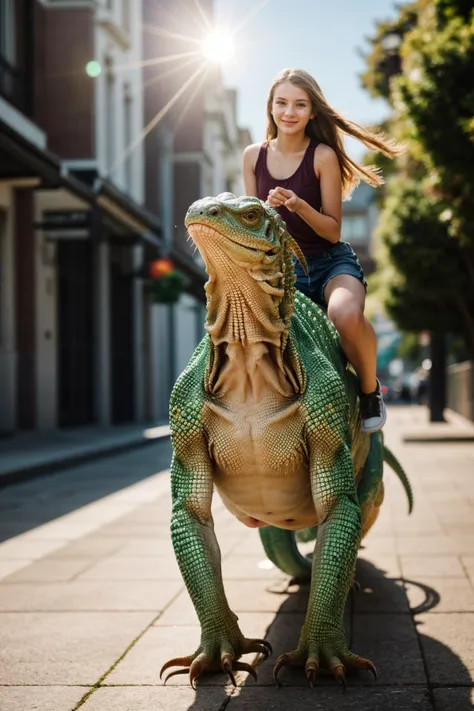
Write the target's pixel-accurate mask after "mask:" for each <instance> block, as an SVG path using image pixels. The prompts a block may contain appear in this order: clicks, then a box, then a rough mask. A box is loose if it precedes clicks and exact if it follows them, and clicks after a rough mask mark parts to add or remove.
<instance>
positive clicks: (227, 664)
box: [222, 662, 237, 686]
mask: <svg viewBox="0 0 474 711" xmlns="http://www.w3.org/2000/svg"><path fill="white" fill-rule="evenodd" d="M222 669H223V671H224V672H225V673H226V674H228V675H229V677H230V680H231V682H232V684H233V685H234V686H237V684H236V683H235V676H234V675H233V674H232V666H231V664H230V662H225V663H224V664H223V665H222Z"/></svg>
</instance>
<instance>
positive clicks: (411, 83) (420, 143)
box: [394, 0, 474, 288]
mask: <svg viewBox="0 0 474 711" xmlns="http://www.w3.org/2000/svg"><path fill="white" fill-rule="evenodd" d="M420 4H421V11H420V13H419V21H418V25H417V26H416V27H415V28H414V29H413V30H412V31H411V32H410V33H408V35H407V36H406V38H405V41H404V43H403V45H402V57H403V67H404V71H403V74H402V75H400V76H399V77H397V78H396V79H395V80H394V99H395V107H396V110H397V114H398V116H399V118H400V120H401V123H402V124H403V127H404V130H405V138H406V140H407V141H408V143H409V147H410V151H411V152H412V154H413V155H414V157H415V158H417V159H419V160H420V161H422V162H423V163H424V164H425V166H426V169H427V171H429V172H430V178H431V190H432V192H433V194H435V195H436V196H437V197H438V199H439V200H440V201H444V202H445V204H446V208H447V209H448V210H449V211H450V212H451V217H450V222H449V232H450V234H451V235H453V236H455V237H456V238H457V239H459V240H460V241H461V242H463V243H471V244H473V245H474V181H473V180H472V175H473V170H472V166H473V165H474V8H473V7H472V3H471V11H470V13H468V11H467V3H465V2H448V0H437V1H435V2H432V1H431V2H426V1H425V2H421V3H420ZM473 277H474V261H473ZM472 287H473V288H474V281H473V284H472Z"/></svg>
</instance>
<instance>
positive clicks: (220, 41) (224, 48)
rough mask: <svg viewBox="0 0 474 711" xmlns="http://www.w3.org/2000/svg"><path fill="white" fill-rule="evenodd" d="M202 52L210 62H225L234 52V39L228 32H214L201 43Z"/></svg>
mask: <svg viewBox="0 0 474 711" xmlns="http://www.w3.org/2000/svg"><path fill="white" fill-rule="evenodd" d="M202 51H203V54H204V56H205V57H206V58H207V59H209V60H211V61H212V62H219V63H223V62H226V61H227V60H228V59H230V58H231V57H232V54H233V52H234V39H233V37H232V35H231V34H230V33H229V32H224V31H223V30H214V32H211V33H210V34H209V35H208V36H207V37H206V38H205V40H204V41H203V43H202Z"/></svg>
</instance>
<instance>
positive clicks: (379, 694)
mask: <svg viewBox="0 0 474 711" xmlns="http://www.w3.org/2000/svg"><path fill="white" fill-rule="evenodd" d="M349 684H350V682H348V689H347V692H346V693H345V694H343V693H342V692H341V690H340V688H324V689H321V688H315V689H311V688H309V687H308V688H307V689H295V688H292V687H290V688H288V687H285V688H282V689H275V688H266V689H264V690H263V689H260V688H259V689H255V688H250V686H249V687H244V688H242V689H239V690H237V692H235V693H234V695H233V696H232V698H231V701H230V703H229V705H228V706H227V709H226V711H255V710H256V709H264V710H265V711H308V709H311V711H354V710H355V709H364V711H431V709H432V707H431V704H430V701H429V697H428V692H427V690H426V689H423V688H414V689H397V688H390V687H385V688H383V689H376V688H364V689H361V688H356V689H354V688H352V687H351V686H350V685H349ZM191 708H192V709H193V711H194V708H193V707H191ZM191 708H190V709H189V711H191Z"/></svg>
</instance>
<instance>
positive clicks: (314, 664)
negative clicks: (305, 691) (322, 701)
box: [305, 657, 319, 688]
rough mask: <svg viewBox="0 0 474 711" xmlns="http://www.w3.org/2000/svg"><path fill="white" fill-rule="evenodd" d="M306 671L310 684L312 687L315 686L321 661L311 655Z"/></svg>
mask: <svg viewBox="0 0 474 711" xmlns="http://www.w3.org/2000/svg"><path fill="white" fill-rule="evenodd" d="M305 671H306V678H307V680H308V681H309V685H310V687H311V688H313V686H314V682H315V681H316V677H317V676H318V674H319V663H318V660H317V659H316V658H315V657H310V658H309V659H308V660H307V662H306V665H305Z"/></svg>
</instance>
